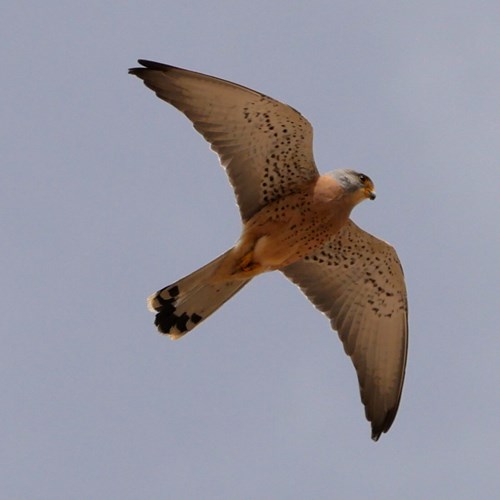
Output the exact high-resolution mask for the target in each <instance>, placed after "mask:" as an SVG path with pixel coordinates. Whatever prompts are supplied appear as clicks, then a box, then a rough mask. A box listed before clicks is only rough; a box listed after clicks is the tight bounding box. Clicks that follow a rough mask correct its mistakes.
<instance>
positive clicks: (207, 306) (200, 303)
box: [148, 250, 251, 339]
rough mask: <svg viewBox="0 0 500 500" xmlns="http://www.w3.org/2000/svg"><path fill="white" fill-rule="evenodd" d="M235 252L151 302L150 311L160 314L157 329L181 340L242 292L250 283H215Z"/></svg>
mask: <svg viewBox="0 0 500 500" xmlns="http://www.w3.org/2000/svg"><path fill="white" fill-rule="evenodd" d="M230 252H231V250H228V251H227V252H225V253H223V254H222V255H220V256H219V257H217V258H216V259H215V260H213V261H212V262H210V263H208V264H207V265H205V266H203V267H202V268H200V269H198V270H197V271H195V272H194V273H191V274H189V275H188V276H185V277H184V278H181V279H180V280H179V281H177V282H176V283H173V284H171V285H169V286H166V287H165V288H162V289H161V290H159V291H158V292H156V293H154V294H153V295H151V296H150V297H149V298H148V307H149V309H150V310H151V311H156V312H157V314H156V318H155V325H156V326H157V327H158V330H159V331H160V332H161V333H165V334H167V335H170V338H172V339H178V338H180V337H182V336H183V335H185V334H186V333H187V332H189V331H191V330H192V329H193V328H194V327H195V326H197V325H198V324H199V323H201V322H202V321H203V320H204V319H206V318H208V316H210V315H211V314H212V313H214V312H215V311H216V310H217V309H219V307H220V306H222V304H224V302H226V301H227V300H229V299H230V298H231V297H232V296H233V295H234V294H235V293H236V292H238V291H239V290H241V288H243V287H244V286H245V285H246V284H247V283H248V282H249V281H250V279H251V278H249V279H239V280H233V281H225V282H220V283H218V282H211V281H210V278H211V277H212V276H213V274H214V271H215V270H216V269H217V268H218V267H219V266H220V264H221V263H222V262H223V260H224V259H225V258H226V257H227V255H228V254H229V253H230Z"/></svg>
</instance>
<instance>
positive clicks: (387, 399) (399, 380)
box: [282, 221, 408, 441]
mask: <svg viewBox="0 0 500 500" xmlns="http://www.w3.org/2000/svg"><path fill="white" fill-rule="evenodd" d="M282 271H283V273H284V274H285V275H286V276H287V277H288V278H289V279H290V280H292V281H293V282H294V283H295V284H297V285H298V286H299V287H300V289H301V290H302V291H303V292H304V293H305V295H306V296H307V297H308V298H309V300H311V302H312V303H313V304H314V305H315V306H316V307H317V308H318V309H319V310H320V311H322V312H323V313H325V314H326V315H327V316H328V317H329V318H330V321H331V325H332V327H333V328H334V329H335V330H337V331H338V333H339V336H340V339H341V340H342V343H343V344H344V349H345V352H346V353H347V354H348V355H349V356H350V357H351V359H352V361H353V363H354V367H355V368H356V372H357V375H358V381H359V385H360V391H361V400H362V402H363V404H364V405H365V413H366V417H367V419H368V420H369V421H370V422H371V424H372V438H373V439H374V440H375V441H376V440H377V439H378V438H379V437H380V434H381V433H382V432H387V431H388V430H389V428H390V426H391V424H392V422H393V421H394V418H395V417H396V412H397V410H398V406H399V400H400V398H401V391H402V388H403V381H404V374H405V366H406V353H407V346H408V305H407V297H406V287H405V282H404V276H403V270H402V267H401V264H400V262H399V259H398V256H397V254H396V251H395V250H394V248H393V247H392V246H390V245H389V244H388V243H385V242H384V241H382V240H379V239H378V238H375V237H374V236H372V235H370V234H368V233H366V232H365V231H363V230H362V229H360V228H359V227H358V226H356V225H355V224H354V223H353V222H352V221H349V222H348V223H347V224H346V225H345V226H344V227H343V228H342V229H341V231H340V232H339V233H337V235H335V236H334V237H333V238H332V239H331V240H330V241H329V242H327V243H326V244H325V245H324V246H323V247H322V248H320V249H319V250H316V251H315V252H314V253H313V254H311V255H308V256H307V257H305V258H304V259H302V260H301V261H299V262H296V263H294V264H291V265H289V266H287V267H285V268H284V269H282Z"/></svg>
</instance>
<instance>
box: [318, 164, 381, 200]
mask: <svg viewBox="0 0 500 500" xmlns="http://www.w3.org/2000/svg"><path fill="white" fill-rule="evenodd" d="M327 175H329V176H330V177H332V178H333V179H335V180H336V181H337V182H338V183H339V184H340V185H341V186H342V187H343V188H344V190H345V191H346V192H347V193H355V192H358V191H359V192H362V193H364V195H365V197H366V198H369V199H370V200H374V199H375V197H376V194H375V185H374V184H373V181H372V180H371V179H370V178H369V177H368V176H367V175H366V174H362V173H360V172H356V171H355V170H351V169H349V168H340V169H338V170H334V171H333V172H328V174H327Z"/></svg>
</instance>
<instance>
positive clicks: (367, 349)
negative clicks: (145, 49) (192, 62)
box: [129, 59, 408, 441]
mask: <svg viewBox="0 0 500 500" xmlns="http://www.w3.org/2000/svg"><path fill="white" fill-rule="evenodd" d="M138 63H139V64H140V67H135V68H130V69H129V73H130V74H131V75H135V76H137V77H138V78H140V79H141V80H142V81H143V83H144V84H145V85H146V86H147V87H148V88H149V89H151V90H152V91H153V92H155V94H156V95H157V96H158V97H159V98H160V99H162V100H164V101H166V102H167V103H169V104H171V105H172V106H174V107H175V108H177V109H178V110H179V111H180V112H182V113H183V114H184V115H185V116H186V117H187V118H188V119H189V120H190V121H191V122H192V124H193V126H194V128H195V129H196V130H197V131H198V132H199V133H200V134H201V135H202V136H203V137H204V138H205V139H206V140H207V141H208V142H209V143H210V145H211V148H212V150H213V151H214V152H215V153H216V154H217V155H218V157H219V160H220V163H221V165H222V167H223V168H224V169H225V171H226V173H227V175H228V177H229V180H230V183H231V184H232V187H233V189H234V192H235V196H236V200H237V204H238V207H239V210H240V215H241V219H242V232H241V235H240V238H239V239H238V240H237V242H236V243H235V245H234V246H233V247H232V248H230V249H229V250H227V251H226V252H224V253H223V254H222V255H220V256H219V257H217V258H215V259H214V260H212V261H211V262H209V263H208V264H206V265H205V266H203V267H201V268H200V269H198V270H196V271H194V272H193V273H191V274H189V275H188V276H185V277H184V278H181V279H180V280H178V281H176V282H175V283H172V284H171V285H168V286H166V287H164V288H162V289H161V290H159V291H157V292H156V293H154V294H153V295H151V296H150V297H149V298H148V307H149V309H150V310H151V311H152V312H154V313H156V316H155V325H156V326H157V328H158V330H159V332H161V333H164V334H166V335H169V336H170V338H172V339H179V338H181V337H183V336H184V335H185V334H187V333H188V332H190V331H191V330H192V329H193V328H195V327H197V326H199V325H200V323H202V322H203V321H204V320H205V319H207V318H208V317H209V316H210V315H211V314H212V313H214V312H215V311H216V310H217V309H219V308H220V307H221V306H222V305H223V304H224V303H225V302H226V301H228V300H229V299H230V298H231V297H233V296H234V295H235V294H236V293H237V292H239V291H240V290H241V289H242V288H243V287H244V286H245V285H246V284H248V283H249V282H250V281H251V280H252V279H253V278H255V277H256V276H258V275H260V274H262V273H266V272H271V271H280V272H281V273H283V274H284V275H285V276H286V277H287V278H288V279H289V280H290V281H292V282H293V283H294V284H295V285H297V286H298V287H299V288H300V290H301V291H302V292H303V293H304V294H305V295H306V297H307V298H308V299H309V300H310V301H311V302H312V304H313V305H314V306H315V307H316V308H317V309H318V310H319V311H321V312H322V313H324V314H325V315H326V316H327V317H328V319H329V320H330V323H331V327H332V329H334V330H336V331H337V332H338V334H339V337H340V340H341V341H342V343H343V347H344V350H345V352H346V354H347V355H348V356H350V358H351V360H352V362H353V364H354V368H355V370H356V373H357V378H358V382H359V388H360V396H361V401H362V403H363V405H364V407H365V416H366V418H367V420H368V421H369V422H370V423H371V437H372V439H373V440H374V441H377V440H378V439H379V437H380V436H381V434H382V433H385V432H387V431H388V430H389V428H390V427H391V425H392V423H393V421H394V419H395V417H396V413H397V411H398V407H399V403H400V399H401V393H402V389H403V382H404V377H405V369H406V359H407V350H408V299H407V292H406V285H405V279H404V273H403V268H402V265H401V262H400V260H399V258H398V255H397V253H396V251H395V249H394V247H393V246H391V245H390V244H388V243H386V242H385V241H383V240H381V239H379V238H377V237H375V236H372V235H371V234H369V233H368V232H366V231H364V230H363V229H361V228H360V227H358V226H357V225H356V224H355V223H354V222H353V221H352V220H351V217H350V215H351V211H352V209H353V208H354V207H355V206H356V205H357V204H359V203H361V202H362V201H364V200H374V199H375V197H376V194H375V187H374V183H373V181H372V180H371V179H370V177H368V175H366V174H363V173H359V172H357V171H354V170H352V169H345V168H344V169H337V170H334V171H332V172H328V173H326V174H323V175H320V173H319V171H318V169H317V167H316V164H315V161H314V157H313V147H312V142H313V129H312V126H311V124H310V123H309V121H308V120H307V119H306V118H304V116H302V115H301V114H300V113H299V112H298V111H296V110H295V109H294V108H292V107H291V106H288V105H287V104H284V103H281V102H279V101H277V100H275V99H273V98H271V97H268V96H266V95H264V94H262V93H260V92H257V91H255V90H252V89H250V88H247V87H244V86H242V85H238V84H236V83H232V82H230V81H227V80H223V79H220V78H216V77H213V76H209V75H206V74H203V73H198V72H195V71H189V70H186V69H182V68H178V67H175V66H170V65H166V64H162V63H158V62H154V61H148V60H143V59H139V60H138Z"/></svg>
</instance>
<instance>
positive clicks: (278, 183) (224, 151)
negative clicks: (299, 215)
mask: <svg viewBox="0 0 500 500" xmlns="http://www.w3.org/2000/svg"><path fill="white" fill-rule="evenodd" d="M139 63H140V64H142V65H143V66H144V67H143V68H132V69H130V70H129V73H131V74H133V75H136V76H138V77H139V78H141V79H142V80H143V81H144V83H145V84H146V86H148V87H149V88H150V89H152V90H153V91H154V92H155V93H156V95H157V96H158V97H159V98H160V99H163V100H164V101H167V102H168V103H170V104H172V105H173V106H175V107H176V108H177V109H178V110H180V111H182V112H183V113H184V114H185V115H186V116H187V117H188V118H189V119H190V120H191V121H192V122H193V125H194V127H195V129H196V130H198V132H200V133H201V134H202V135H203V137H205V139H206V140H207V141H208V142H209V143H210V144H211V145H212V149H213V150H214V151H215V152H216V153H217V154H218V155H219V158H220V161H221V164H222V166H223V167H224V168H225V169H226V172H227V174H228V176H229V179H230V181H231V183H232V185H233V188H234V190H235V193H236V199H237V201H238V205H239V207H240V212H241V216H242V218H243V220H244V221H246V220H248V219H249V218H250V217H251V216H252V215H254V214H255V213H256V212H257V211H258V210H259V209H260V208H262V207H263V206H264V205H267V204H268V203H270V202H271V201H274V200H275V199H278V198H282V197H283V196H286V195H288V194H291V193H294V192H296V191H298V190H299V189H300V188H301V187H302V186H303V185H304V184H305V183H308V182H311V181H312V180H314V179H315V178H317V177H318V176H319V174H318V171H317V169H316V165H315V163H314V158H313V152H312V136H313V132H312V127H311V125H310V123H309V122H308V121H307V120H306V119H305V118H304V117H303V116H302V115H301V114H300V113H299V112H298V111H296V110H294V109H293V108H291V107H290V106H287V105H286V104H282V103H281V102H279V101H276V100H275V99H272V98H270V97H267V96H265V95H264V94H261V93H259V92H256V91H254V90H251V89H248V88H246V87H242V86H241V85H237V84H235V83H231V82H228V81H225V80H221V79H220V78H215V77H212V76H208V75H204V74H202V73H196V72H194V71H188V70H185V69H181V68H175V67H174V66H168V65H166V64H160V63H156V62H152V61H145V60H142V59H141V60H139Z"/></svg>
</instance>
